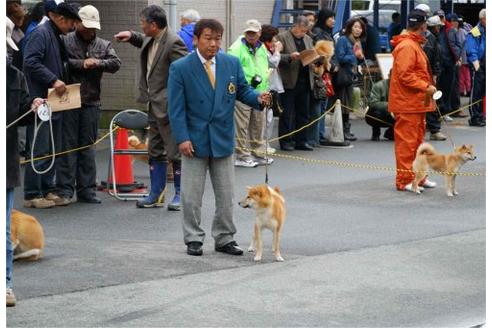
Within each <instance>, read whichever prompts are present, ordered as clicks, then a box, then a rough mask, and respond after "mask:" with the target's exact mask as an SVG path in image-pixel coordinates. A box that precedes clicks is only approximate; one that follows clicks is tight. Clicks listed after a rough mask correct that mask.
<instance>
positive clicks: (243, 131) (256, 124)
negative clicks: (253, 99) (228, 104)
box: [234, 101, 266, 160]
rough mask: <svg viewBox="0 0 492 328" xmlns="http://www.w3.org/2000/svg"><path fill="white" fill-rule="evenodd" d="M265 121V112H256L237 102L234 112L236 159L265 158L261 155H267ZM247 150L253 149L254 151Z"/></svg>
mask: <svg viewBox="0 0 492 328" xmlns="http://www.w3.org/2000/svg"><path fill="white" fill-rule="evenodd" d="M265 120H266V118H265V112H264V111H258V110H255V109H253V108H251V107H249V106H248V105H245V104H243V103H242V102H239V101H236V108H235V111H234V123H235V130H236V159H238V160H247V159H252V156H251V155H252V154H253V155H255V156H257V157H263V156H259V155H260V154H261V153H265V149H264V148H265V143H264V139H265V134H264V129H265V128H264V126H265ZM252 140H254V141H252ZM250 141H251V142H250ZM245 149H251V150H252V151H249V150H245Z"/></svg>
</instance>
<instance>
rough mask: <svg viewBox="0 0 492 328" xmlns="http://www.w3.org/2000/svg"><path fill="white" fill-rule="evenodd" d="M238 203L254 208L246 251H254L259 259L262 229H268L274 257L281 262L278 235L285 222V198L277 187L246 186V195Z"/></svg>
mask: <svg viewBox="0 0 492 328" xmlns="http://www.w3.org/2000/svg"><path fill="white" fill-rule="evenodd" d="M239 205H240V206H242V207H244V208H248V207H251V208H253V209H255V210H256V221H255V227H254V233H253V240H252V241H251V245H250V246H249V248H248V252H255V257H254V260H255V261H261V258H262V256H263V238H262V230H263V229H269V230H271V231H272V232H273V243H272V250H273V253H274V255H275V259H276V260H277V261H278V262H283V261H284V259H283V257H282V255H280V235H281V233H282V226H283V225H284V222H285V215H286V210H285V200H284V197H283V196H282V195H281V194H280V190H279V188H278V187H275V188H271V187H269V186H268V185H265V184H264V185H257V186H254V187H248V195H247V196H246V198H244V199H243V200H241V201H240V202H239Z"/></svg>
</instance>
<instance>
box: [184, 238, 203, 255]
mask: <svg viewBox="0 0 492 328" xmlns="http://www.w3.org/2000/svg"><path fill="white" fill-rule="evenodd" d="M187 246H188V249H187V250H186V253H187V254H188V255H192V256H202V254H203V249H202V243H201V242H199V241H192V242H189V243H188V244H187Z"/></svg>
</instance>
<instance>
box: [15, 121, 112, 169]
mask: <svg viewBox="0 0 492 328" xmlns="http://www.w3.org/2000/svg"><path fill="white" fill-rule="evenodd" d="M118 129H119V127H118V126H116V127H114V128H113V129H112V130H111V131H109V132H108V133H106V134H105V135H104V136H102V137H101V138H99V139H98V140H96V142H94V143H93V144H90V145H86V146H82V147H78V148H74V149H69V150H65V151H62V152H59V153H56V154H55V156H60V155H66V154H69V153H73V152H76V151H79V150H82V149H86V148H90V147H92V146H95V145H97V144H98V143H100V142H101V141H102V140H103V139H106V138H107V137H108V136H109V135H110V134H111V133H113V132H114V131H116V130H118ZM52 156H53V155H46V156H41V157H36V158H33V159H26V160H24V161H21V162H20V163H21V164H27V163H31V162H35V161H40V160H43V159H47V158H50V157H52Z"/></svg>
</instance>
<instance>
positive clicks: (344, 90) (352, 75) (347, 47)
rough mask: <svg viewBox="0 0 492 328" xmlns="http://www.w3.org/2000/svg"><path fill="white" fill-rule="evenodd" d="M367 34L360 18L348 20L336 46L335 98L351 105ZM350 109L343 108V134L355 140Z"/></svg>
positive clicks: (346, 137) (343, 103)
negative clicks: (337, 66)
mask: <svg viewBox="0 0 492 328" xmlns="http://www.w3.org/2000/svg"><path fill="white" fill-rule="evenodd" d="M365 35H366V25H365V24H364V22H363V21H362V20H361V19H359V18H353V19H350V20H348V21H347V23H346V25H345V29H344V33H343V35H342V36H341V37H340V38H339V39H338V41H337V44H336V46H335V57H336V61H337V62H338V65H339V68H338V72H337V73H336V75H335V78H334V81H333V83H334V86H335V93H336V95H335V98H337V99H340V101H341V103H342V105H344V106H347V107H350V106H351V104H352V95H353V92H354V81H355V79H356V77H357V75H356V73H357V65H359V64H361V63H362V62H363V61H364V53H363V51H362V46H361V40H362V39H363V38H364V37H365ZM349 114H350V110H349V109H347V108H345V107H343V108H342V119H343V134H344V137H345V140H349V141H355V140H357V138H356V137H355V136H354V135H353V134H352V133H351V132H350V127H351V125H350V121H349Z"/></svg>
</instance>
